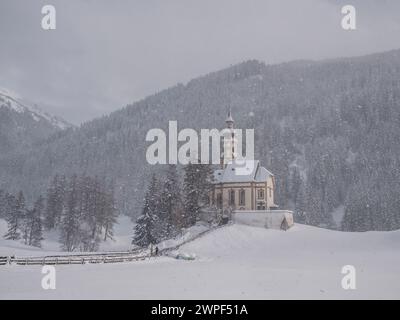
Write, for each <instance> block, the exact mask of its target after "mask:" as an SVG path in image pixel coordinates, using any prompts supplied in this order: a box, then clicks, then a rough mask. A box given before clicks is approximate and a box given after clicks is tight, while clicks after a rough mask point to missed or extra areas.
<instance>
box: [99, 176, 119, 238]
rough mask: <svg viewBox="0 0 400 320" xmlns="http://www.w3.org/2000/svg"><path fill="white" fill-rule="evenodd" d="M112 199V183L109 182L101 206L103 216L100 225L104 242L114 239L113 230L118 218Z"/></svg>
mask: <svg viewBox="0 0 400 320" xmlns="http://www.w3.org/2000/svg"><path fill="white" fill-rule="evenodd" d="M114 199H115V198H114V182H110V183H109V184H108V187H107V189H106V191H105V192H104V195H103V204H102V208H103V210H102V212H103V214H102V219H101V224H102V226H103V228H104V238H103V240H104V241H106V240H107V239H113V237H114V232H113V228H114V224H115V223H116V222H117V217H118V210H117V208H116V205H115V200H114Z"/></svg>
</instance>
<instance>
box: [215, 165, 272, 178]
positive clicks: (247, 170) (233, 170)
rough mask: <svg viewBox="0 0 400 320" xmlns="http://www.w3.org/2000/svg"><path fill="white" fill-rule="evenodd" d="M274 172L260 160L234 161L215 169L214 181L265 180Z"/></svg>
mask: <svg viewBox="0 0 400 320" xmlns="http://www.w3.org/2000/svg"><path fill="white" fill-rule="evenodd" d="M269 176H273V174H272V173H271V172H270V171H268V170H267V169H265V168H264V167H262V166H261V165H260V162H259V161H258V160H245V161H234V162H231V163H228V164H227V166H226V167H225V169H219V170H215V171H214V183H229V182H231V183H232V182H265V181H266V180H267V178H268V177H269Z"/></svg>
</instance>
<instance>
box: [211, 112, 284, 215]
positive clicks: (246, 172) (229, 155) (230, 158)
mask: <svg viewBox="0 0 400 320" xmlns="http://www.w3.org/2000/svg"><path fill="white" fill-rule="evenodd" d="M225 122H226V125H227V129H230V130H231V131H230V132H231V134H230V135H229V136H228V139H226V140H225V141H224V152H223V155H222V157H223V158H222V161H221V168H220V169H217V170H215V171H214V181H213V185H214V188H213V190H212V192H211V195H210V201H211V205H212V206H216V207H217V208H218V209H222V210H223V211H225V210H226V209H228V210H231V211H240V210H243V211H249V210H270V209H276V208H277V205H276V204H275V202H274V192H275V179H274V175H273V174H272V173H271V172H270V171H268V170H267V169H266V168H265V167H263V166H262V165H261V164H260V161H258V160H240V161H239V160H238V159H237V154H236V151H237V150H238V148H237V139H236V138H235V135H234V129H233V128H234V120H233V118H232V115H231V112H229V114H228V117H227V119H226V121H225Z"/></svg>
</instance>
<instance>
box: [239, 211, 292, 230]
mask: <svg viewBox="0 0 400 320" xmlns="http://www.w3.org/2000/svg"><path fill="white" fill-rule="evenodd" d="M285 218H286V221H287V223H288V226H289V227H291V226H293V224H294V221H293V213H292V212H291V211H288V210H271V211H269V210H246V211H244V210H243V211H235V213H234V215H233V220H234V221H235V222H236V223H239V224H244V225H248V226H255V227H261V228H268V229H280V228H281V225H282V222H283V220H284V219H285Z"/></svg>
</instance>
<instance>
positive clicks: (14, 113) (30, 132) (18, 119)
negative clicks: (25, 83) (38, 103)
mask: <svg viewBox="0 0 400 320" xmlns="http://www.w3.org/2000/svg"><path fill="white" fill-rule="evenodd" d="M68 127H70V125H69V124H68V123H67V122H65V121H63V120H62V119H59V118H57V117H54V116H50V115H48V114H46V113H45V112H42V111H41V110H40V109H38V108H37V107H35V106H30V105H29V104H27V103H25V102H23V100H22V99H21V98H19V97H18V96H17V95H15V94H14V93H11V92H9V91H8V90H6V89H4V88H0V150H1V154H0V157H1V156H4V155H5V154H7V153H8V152H10V151H15V150H18V149H23V148H27V147H31V146H32V145H33V144H35V143H37V142H39V141H41V140H44V139H46V138H47V137H49V136H50V135H51V134H53V133H55V132H57V131H59V130H64V129H66V128H68Z"/></svg>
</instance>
